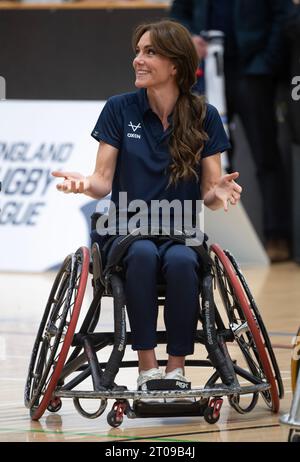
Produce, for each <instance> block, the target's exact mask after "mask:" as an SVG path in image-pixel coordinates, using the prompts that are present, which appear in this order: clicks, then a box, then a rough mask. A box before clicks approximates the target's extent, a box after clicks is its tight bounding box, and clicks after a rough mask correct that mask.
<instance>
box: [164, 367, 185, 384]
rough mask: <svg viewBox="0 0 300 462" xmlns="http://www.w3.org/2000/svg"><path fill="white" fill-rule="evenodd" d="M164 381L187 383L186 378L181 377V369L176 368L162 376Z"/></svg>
mask: <svg viewBox="0 0 300 462" xmlns="http://www.w3.org/2000/svg"><path fill="white" fill-rule="evenodd" d="M164 379H169V380H170V379H171V380H180V381H181V382H187V381H188V380H187V378H186V377H185V376H184V375H183V369H181V367H178V368H177V369H174V370H173V371H171V372H167V374H165V376H164Z"/></svg>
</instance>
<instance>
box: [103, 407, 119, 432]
mask: <svg viewBox="0 0 300 462" xmlns="http://www.w3.org/2000/svg"><path fill="white" fill-rule="evenodd" d="M106 419H107V423H108V425H110V426H111V427H114V428H117V427H119V426H120V425H121V423H122V422H123V417H122V416H117V413H116V411H115V410H114V409H112V410H111V411H109V413H108V414H107V417H106Z"/></svg>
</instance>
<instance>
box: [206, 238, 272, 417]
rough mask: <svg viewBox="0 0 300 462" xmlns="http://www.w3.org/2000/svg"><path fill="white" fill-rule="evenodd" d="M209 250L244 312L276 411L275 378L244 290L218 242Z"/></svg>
mask: <svg viewBox="0 0 300 462" xmlns="http://www.w3.org/2000/svg"><path fill="white" fill-rule="evenodd" d="M211 250H212V251H213V252H214V253H215V254H216V255H217V257H218V258H219V260H220V261H221V263H222V265H223V267H224V269H225V271H226V273H227V276H228V278H229V280H230V284H231V286H232V288H233V290H234V292H235V295H236V297H237V299H238V301H239V303H240V306H241V308H242V310H243V312H244V315H245V318H246V320H247V323H248V326H249V328H250V331H251V334H252V336H253V339H254V342H255V345H256V348H257V351H258V354H259V358H260V361H261V364H262V366H263V371H264V374H265V376H266V379H267V381H268V382H269V384H270V393H271V398H272V411H273V412H278V411H279V407H280V404H279V396H278V390H277V386H276V382H275V378H274V375H273V372H272V367H271V364H270V361H269V358H268V356H267V353H266V350H265V346H264V343H263V341H262V338H261V333H260V330H259V328H258V326H257V324H256V321H255V319H254V317H253V314H252V312H251V309H250V307H249V305H248V301H247V298H246V296H245V293H244V290H243V288H242V286H241V284H240V282H239V280H238V278H237V276H236V274H235V271H234V268H233V266H232V264H231V262H230V261H229V259H228V258H227V256H226V255H225V253H224V252H223V250H222V249H221V247H220V246H219V245H218V244H212V245H211Z"/></svg>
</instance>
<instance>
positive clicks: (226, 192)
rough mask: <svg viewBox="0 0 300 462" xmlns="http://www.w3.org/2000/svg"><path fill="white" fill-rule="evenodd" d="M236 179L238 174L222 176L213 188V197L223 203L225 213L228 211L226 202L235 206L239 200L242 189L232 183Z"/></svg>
mask: <svg viewBox="0 0 300 462" xmlns="http://www.w3.org/2000/svg"><path fill="white" fill-rule="evenodd" d="M238 177H239V173H238V172H234V173H229V174H226V175H223V176H221V178H220V179H219V181H218V183H217V184H216V186H215V196H216V198H217V199H218V200H220V201H222V202H223V207H224V210H225V212H227V211H228V202H230V204H232V205H235V204H236V203H237V202H238V201H239V200H240V197H241V192H242V187H241V186H240V185H238V184H237V183H236V182H235V181H234V180H236V179H237V178H238Z"/></svg>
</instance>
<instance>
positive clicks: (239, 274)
mask: <svg viewBox="0 0 300 462" xmlns="http://www.w3.org/2000/svg"><path fill="white" fill-rule="evenodd" d="M224 253H225V255H226V256H227V257H228V258H229V260H230V262H231V264H232V266H233V268H234V270H235V272H236V274H237V277H238V278H239V280H240V283H241V284H242V286H243V289H244V291H245V295H246V297H247V299H248V302H249V305H250V309H251V310H252V312H253V315H254V318H255V319H256V321H257V323H258V326H259V328H260V331H261V335H262V337H263V342H264V345H265V348H266V351H267V353H268V355H269V359H270V362H271V365H272V368H273V372H274V376H275V380H276V383H277V389H278V395H279V398H280V399H282V398H283V397H284V387H283V382H282V378H281V373H280V370H279V366H278V363H277V360H276V357H275V354H274V351H273V348H272V344H271V341H270V338H269V334H268V332H267V329H266V327H265V324H264V322H263V320H262V317H261V314H260V311H259V309H258V306H257V305H256V303H255V300H254V297H253V295H252V293H251V291H250V289H249V287H248V284H247V282H246V280H245V278H244V276H243V274H242V272H241V270H240V268H239V265H238V263H237V262H236V260H235V258H234V257H233V255H232V254H231V253H230V252H229V251H228V250H225V251H224Z"/></svg>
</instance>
